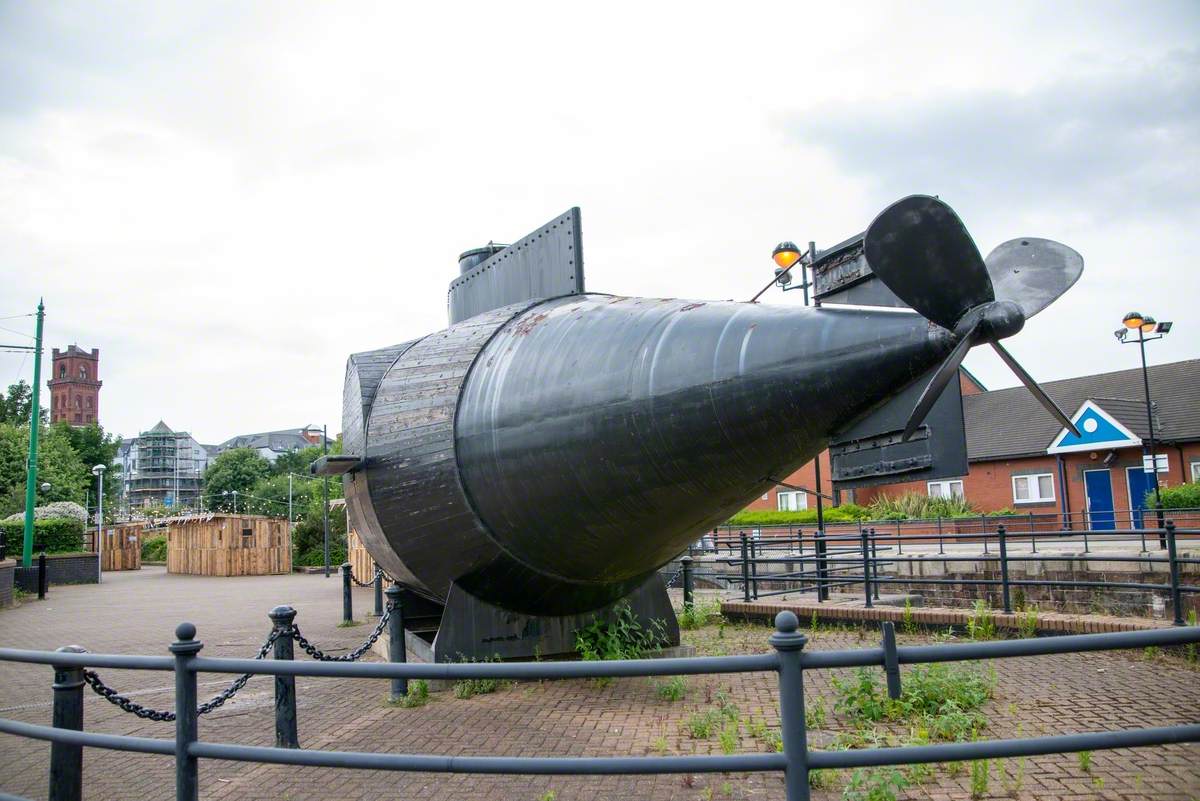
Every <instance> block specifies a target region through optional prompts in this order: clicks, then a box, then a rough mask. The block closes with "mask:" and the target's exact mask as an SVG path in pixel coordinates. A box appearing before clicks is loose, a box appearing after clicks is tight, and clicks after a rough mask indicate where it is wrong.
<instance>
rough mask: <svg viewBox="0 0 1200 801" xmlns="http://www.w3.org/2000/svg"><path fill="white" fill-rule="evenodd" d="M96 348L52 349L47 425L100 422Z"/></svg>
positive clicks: (79, 424)
mask: <svg viewBox="0 0 1200 801" xmlns="http://www.w3.org/2000/svg"><path fill="white" fill-rule="evenodd" d="M99 368H100V349H99V348H92V352H91V353H88V352H87V351H86V350H83V349H82V348H80V347H79V346H78V345H71V346H70V347H68V348H67V349H66V350H65V351H60V350H59V349H58V348H55V349H54V364H53V368H52V372H51V373H50V380H49V381H48V382H47V383H48V384H49V386H50V422H51V423H57V422H59V421H62V422H64V423H70V424H71V425H73V426H86V425H89V424H91V423H95V422H97V421H98V420H99V419H100V385H101V384H102V383H103V382H102V381H101V380H100V378H99Z"/></svg>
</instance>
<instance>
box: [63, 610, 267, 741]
mask: <svg viewBox="0 0 1200 801" xmlns="http://www.w3.org/2000/svg"><path fill="white" fill-rule="evenodd" d="M281 633H282V632H281V631H280V630H279V629H272V630H271V633H270V634H269V635H268V636H267V641H266V642H264V643H263V645H262V648H259V649H258V653H257V654H256V655H255V657H254V658H255V659H265V658H266V657H267V652H268V651H270V650H271V647H272V646H273V645H275V641H276V640H277V639H279V635H280V634H281ZM250 676H251V674H249V673H243V674H242V675H240V676H238V677H237V678H236V679H234V680H233V683H232V684H230V685H229V686H228V687H227V688H225V689H224V690H222V691H221V692H219V693H217V694H216V695H214V696H213V697H212V698H211V699H209V700H208V701H206V702H205V703H203V704H201V705H200V706H198V707H196V714H198V715H205V714H207V713H209V712H212V711H213V710H214V709H217V708H219V707H221V706H223V705H224V704H225V702H226V701H228V700H229V699H230V698H233V696H234V695H236V694H237V692H238V690H240V689H242V688H243V687H245V686H246V682H248V681H250ZM83 680H84V681H85V682H87V685H88V686H89V687H91V688H92V691H93V692H94V693H96V694H97V695H99V696H100V697H101V698H103V699H104V700H105V701H108V702H109V703H110V704H113V705H115V706H119V707H121V709H122V710H123V711H125V712H128V713H130V714H132V715H137V716H138V717H139V718H145V719H146V720H157V721H171V720H175V713H174V712H165V711H162V710H159V709H151V708H150V707H145V706H142V705H141V704H139V703H137V702H136V701H133V700H132V699H130V698H129V697H128V696H125V695H121V694H120V693H119V692H117V691H116V690H114V689H113V688H112V687H109V686H108V685H107V684H105V683H104V680H103V679H101V678H100V674H98V673H96V671H94V670H85V671H83Z"/></svg>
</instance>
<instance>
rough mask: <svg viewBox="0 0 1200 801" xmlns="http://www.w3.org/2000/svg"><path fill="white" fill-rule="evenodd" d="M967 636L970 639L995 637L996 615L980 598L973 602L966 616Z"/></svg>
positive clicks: (990, 638) (991, 638)
mask: <svg viewBox="0 0 1200 801" xmlns="http://www.w3.org/2000/svg"><path fill="white" fill-rule="evenodd" d="M967 636H968V637H970V638H971V639H972V640H994V639H996V616H995V615H994V614H993V613H992V608H991V607H990V606H989V605H988V602H987V601H985V600H983V599H982V598H981V599H979V600H978V601H976V602H975V606H974V607H972V609H971V614H970V616H969V617H968V618H967Z"/></svg>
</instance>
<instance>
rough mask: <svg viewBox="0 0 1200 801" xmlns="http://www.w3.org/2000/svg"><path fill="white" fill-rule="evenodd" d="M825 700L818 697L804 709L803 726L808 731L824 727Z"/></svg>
mask: <svg viewBox="0 0 1200 801" xmlns="http://www.w3.org/2000/svg"><path fill="white" fill-rule="evenodd" d="M825 719H826V712H825V699H824V698H820V697H818V698H817V699H816V700H815V701H813V702H812V703H811V704H809V705H808V706H806V707H804V725H805V726H807V727H808V728H810V729H819V728H821V727H822V726H824V725H825Z"/></svg>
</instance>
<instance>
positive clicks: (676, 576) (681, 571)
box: [667, 566, 683, 590]
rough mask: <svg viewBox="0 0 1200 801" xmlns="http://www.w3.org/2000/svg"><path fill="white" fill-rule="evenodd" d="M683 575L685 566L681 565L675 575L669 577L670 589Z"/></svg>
mask: <svg viewBox="0 0 1200 801" xmlns="http://www.w3.org/2000/svg"><path fill="white" fill-rule="evenodd" d="M682 575H683V567H682V566H681V567H680V568H679V569H678V570H676V571H675V575H673V576H671V578H669V579H667V589H668V590H669V589H671V588H672V587H674V586H675V582H677V581H679V577H680V576H682Z"/></svg>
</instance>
